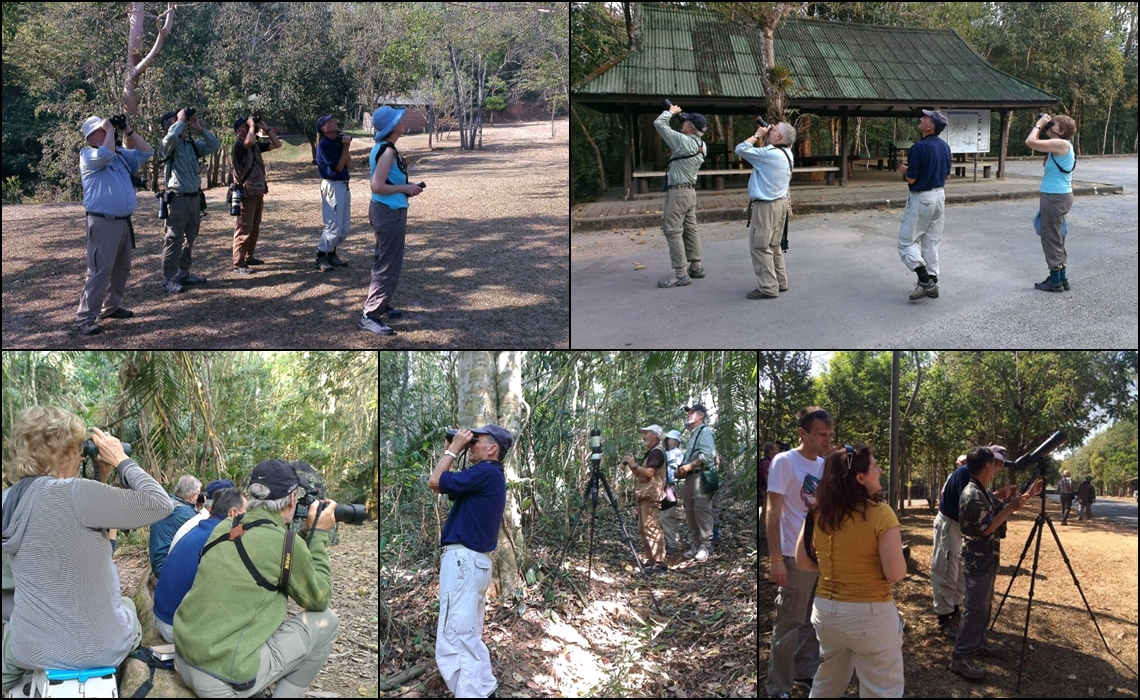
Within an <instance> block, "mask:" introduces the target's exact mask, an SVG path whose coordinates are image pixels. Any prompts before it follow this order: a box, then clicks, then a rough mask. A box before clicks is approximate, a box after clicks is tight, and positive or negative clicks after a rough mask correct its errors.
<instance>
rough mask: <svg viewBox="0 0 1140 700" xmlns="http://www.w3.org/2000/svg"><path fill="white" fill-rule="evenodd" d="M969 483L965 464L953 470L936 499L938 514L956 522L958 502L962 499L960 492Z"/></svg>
mask: <svg viewBox="0 0 1140 700" xmlns="http://www.w3.org/2000/svg"><path fill="white" fill-rule="evenodd" d="M968 483H970V470H969V468H967V467H966V465H965V464H963V465H962V466H960V467H958V468H957V469H955V470H954V471H953V472H952V473H951V474H950V478H948V479H946V485H945V486H943V487H942V496H941V497H940V498H939V499H938V512H940V513H942V515H945V516H946V517H947V518H950V519H951V520H954V521H957V520H958V500H959V499H961V497H962V490H963V489H965V488H966V484H968Z"/></svg>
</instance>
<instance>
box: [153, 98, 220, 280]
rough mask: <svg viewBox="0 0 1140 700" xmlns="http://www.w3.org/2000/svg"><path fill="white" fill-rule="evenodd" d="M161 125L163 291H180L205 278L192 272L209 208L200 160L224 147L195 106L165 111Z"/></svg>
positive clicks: (159, 150)
mask: <svg viewBox="0 0 1140 700" xmlns="http://www.w3.org/2000/svg"><path fill="white" fill-rule="evenodd" d="M162 128H164V129H166V135H165V136H163V137H162V141H160V142H159V144H158V153H159V156H160V157H161V158H162V163H163V174H164V177H165V178H166V182H165V184H166V192H165V194H164V195H162V196H163V199H164V201H165V202H166V210H167V214H166V235H165V237H164V238H163V241H162V291H164V292H166V293H167V294H177V293H178V292H181V291H182V290H183V288H184V287H183V285H187V284H202V283H203V282H205V281H206V278H205V277H202V276H200V275H195V274H192V273H191V272H190V256H191V249H192V248H193V247H194V239H196V238H197V237H198V226H199V224H200V223H201V221H202V210H203V209H205V208H206V200H205V197H204V196H203V195H202V174H201V171H200V166H199V162H200V161H201V159H202V158H205V157H206V156H208V155H210V154H211V153H213V152H214V151H216V150H218V149H219V148H221V147H222V142H221V141H219V140H218V137H217V136H214V135H213V134H211V133H210V132H209V131H208V130H207V129H206V127H204V126H202V123H201V122H199V121H198V115H197V114H195V110H194V109H192V108H189V107H187V108H183V109H180V110H178V111H177V112H167V113H166V114H164V115H162ZM190 129H193V130H194V131H197V132H199V133H200V134H202V138H201V139H195V138H192V137H191V136H190Z"/></svg>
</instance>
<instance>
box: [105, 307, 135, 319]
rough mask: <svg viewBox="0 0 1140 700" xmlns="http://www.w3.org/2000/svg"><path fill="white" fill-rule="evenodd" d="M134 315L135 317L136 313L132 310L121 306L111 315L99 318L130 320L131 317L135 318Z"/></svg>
mask: <svg viewBox="0 0 1140 700" xmlns="http://www.w3.org/2000/svg"><path fill="white" fill-rule="evenodd" d="M134 315H135V312H134V311H131V310H130V309H124V308H123V307H121V306H120V307H119V308H117V309H115V310H114V311H112V312H111V313H109V314H103V315H102V316H100V317H99V318H130V317H131V316H134Z"/></svg>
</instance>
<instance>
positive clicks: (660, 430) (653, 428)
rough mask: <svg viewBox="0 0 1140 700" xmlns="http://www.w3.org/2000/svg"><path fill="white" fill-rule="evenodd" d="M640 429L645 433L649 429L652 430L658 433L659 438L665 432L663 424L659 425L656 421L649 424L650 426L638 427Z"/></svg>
mask: <svg viewBox="0 0 1140 700" xmlns="http://www.w3.org/2000/svg"><path fill="white" fill-rule="evenodd" d="M638 430H640V431H641V432H643V433H644V432H645V431H647V430H648V431H649V432H651V433H657V439H658V440H660V439H661V434H662V433H663V432H664V431H663V430H662V429H661V426H660V425H657V424H656V423H654V424H653V425H651V426H649V427H648V428H638Z"/></svg>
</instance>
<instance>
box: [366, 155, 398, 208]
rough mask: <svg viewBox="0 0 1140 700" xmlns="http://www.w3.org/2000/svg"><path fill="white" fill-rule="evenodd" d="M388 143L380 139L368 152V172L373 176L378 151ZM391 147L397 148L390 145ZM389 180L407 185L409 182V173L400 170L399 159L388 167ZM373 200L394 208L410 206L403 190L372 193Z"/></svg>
mask: <svg viewBox="0 0 1140 700" xmlns="http://www.w3.org/2000/svg"><path fill="white" fill-rule="evenodd" d="M384 143H387V141H380V142H379V143H377V144H376V145H374V146H373V147H372V153H370V154H368V166H369V168H368V174H369V177H371V175H372V173H375V172H376V153H377V151H379V150H380V145H381V144H384ZM389 148H395V147H394V146H389ZM388 182H390V183H392V184H393V185H406V184H408V174H407V173H405V172H404V171H403V170H400V164H399V160H398V159H397V160H393V161H392V167H391V168H389V169H388ZM372 201H373V202H380V203H381V204H386V205H388V206H389V207H390V208H392V209H407V208H408V195H406V194H404V193H403V192H396V193H393V194H376V193H375V192H373V193H372Z"/></svg>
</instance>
